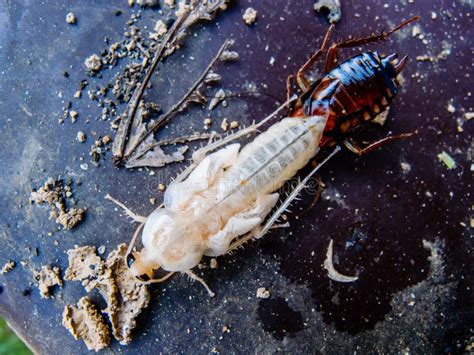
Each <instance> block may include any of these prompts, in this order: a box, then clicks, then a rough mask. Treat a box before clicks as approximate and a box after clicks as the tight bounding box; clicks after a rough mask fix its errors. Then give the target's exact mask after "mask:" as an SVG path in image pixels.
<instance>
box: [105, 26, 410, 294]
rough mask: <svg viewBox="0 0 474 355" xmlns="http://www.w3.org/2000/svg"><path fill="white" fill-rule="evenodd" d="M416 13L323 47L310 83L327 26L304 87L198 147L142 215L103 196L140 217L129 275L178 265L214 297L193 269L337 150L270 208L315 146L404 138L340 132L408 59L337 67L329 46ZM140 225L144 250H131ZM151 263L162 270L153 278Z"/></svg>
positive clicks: (237, 240)
mask: <svg viewBox="0 0 474 355" xmlns="http://www.w3.org/2000/svg"><path fill="white" fill-rule="evenodd" d="M414 20H417V17H414V18H412V19H410V20H408V21H405V22H403V23H402V24H401V25H399V26H397V27H396V28H394V29H393V30H391V31H389V32H382V33H381V34H379V35H374V36H370V37H366V38H362V39H356V40H349V41H345V42H341V43H337V44H335V45H333V46H332V47H330V48H329V50H328V55H327V58H328V59H327V61H326V68H325V73H326V74H325V75H324V76H323V77H322V78H321V79H320V80H318V81H316V82H315V83H313V84H309V83H308V82H307V80H306V78H305V75H304V73H305V71H306V70H307V69H308V68H309V67H310V66H312V65H313V64H314V62H315V61H316V59H318V58H319V57H320V56H321V55H322V54H323V53H324V51H325V50H326V47H327V44H328V41H329V35H330V33H331V30H332V28H333V26H331V27H330V28H329V30H328V32H327V34H326V37H325V39H324V42H323V45H322V47H321V49H320V50H318V51H317V52H316V53H315V54H314V55H313V56H312V57H311V58H310V59H309V60H308V61H307V62H306V64H305V65H304V66H303V67H302V68H301V69H300V70H299V71H298V74H297V83H298V85H299V86H300V88H301V89H302V90H303V94H302V95H301V96H300V97H299V98H298V97H293V98H289V99H288V100H287V102H286V103H285V104H283V105H282V106H281V107H280V108H279V109H278V110H276V111H275V112H274V113H272V114H271V115H270V116H268V117H267V118H265V119H264V120H263V121H261V122H259V123H258V124H255V123H254V124H253V125H251V126H250V127H247V128H245V129H242V130H240V131H239V132H236V133H234V134H232V135H229V136H227V137H226V138H224V139H222V140H220V141H217V142H214V143H211V144H209V145H208V146H206V147H204V148H201V149H200V150H198V151H196V152H195V153H194V154H193V157H192V158H193V162H192V164H191V165H190V166H189V167H188V168H186V169H185V170H184V171H183V172H182V173H181V174H180V175H179V176H178V177H177V178H176V179H175V180H174V181H173V182H172V183H171V184H170V185H169V187H168V189H167V190H166V193H165V196H164V202H163V204H162V205H161V206H160V207H158V208H157V209H155V211H153V213H152V214H151V215H150V216H148V217H142V216H138V215H136V214H134V213H133V212H131V211H130V210H129V209H128V208H127V207H125V206H124V205H123V204H121V203H120V202H118V201H116V200H114V199H113V198H111V197H110V196H108V195H107V198H109V199H111V200H112V201H114V202H115V203H117V204H118V205H120V206H121V207H122V208H124V209H125V211H126V213H127V214H128V215H129V216H130V217H131V218H133V220H135V221H136V222H139V223H140V225H139V226H138V228H137V230H136V231H135V234H134V236H133V239H132V242H131V243H130V246H129V251H128V253H127V257H126V258H127V260H126V262H127V265H128V266H129V268H130V270H131V272H132V273H133V274H134V275H135V276H136V277H137V278H138V279H140V280H141V281H143V282H146V283H152V282H161V281H164V280H166V279H167V278H168V277H170V276H171V275H173V273H175V272H183V273H186V274H187V275H189V276H190V277H191V278H193V279H195V280H197V281H199V282H201V283H202V284H203V285H204V286H205V287H206V289H207V290H208V292H209V294H211V295H213V293H212V292H211V290H210V289H209V287H208V286H207V285H206V283H205V282H204V281H203V280H202V279H200V278H199V277H198V276H197V275H195V274H194V273H193V272H192V271H191V269H192V268H194V267H195V266H197V265H198V263H199V262H200V260H201V259H202V257H203V256H204V255H206V256H220V255H224V254H227V253H229V252H230V251H232V250H235V249H236V248H238V247H239V246H241V245H242V244H244V243H245V242H247V241H249V240H251V239H253V238H260V237H262V236H263V235H264V234H265V233H266V232H267V231H268V230H269V229H270V228H271V227H272V226H273V225H274V223H275V222H276V221H277V219H278V218H279V217H280V216H281V214H282V213H283V212H284V211H285V210H286V209H287V207H288V206H289V204H290V203H291V202H292V201H293V200H294V199H295V197H296V196H297V195H298V194H299V193H300V191H301V190H302V189H303V188H304V187H305V185H306V183H307V182H308V180H309V179H310V178H311V177H312V176H313V175H314V174H315V173H316V172H317V171H318V169H320V167H321V166H322V165H323V164H324V163H325V162H326V161H327V160H328V159H330V158H331V157H332V156H333V155H334V154H336V153H337V152H338V151H339V150H340V148H339V146H338V145H337V146H336V148H335V149H334V150H333V151H332V152H331V153H330V154H329V155H328V157H327V158H326V159H325V160H324V161H322V162H321V163H320V164H319V165H318V166H316V167H315V168H314V169H313V170H312V171H311V172H310V173H309V174H308V175H307V176H306V177H305V178H304V179H303V180H302V181H301V182H300V183H299V184H298V185H297V186H296V187H295V188H294V190H293V191H292V192H291V193H290V194H289V195H288V196H287V197H286V199H285V200H284V201H283V202H282V203H281V204H280V205H279V206H278V207H277V208H276V209H274V207H275V206H276V205H277V202H278V200H279V197H280V195H279V193H278V192H276V191H278V189H279V188H280V187H281V186H282V185H283V183H284V182H285V181H287V180H288V179H290V178H292V177H293V176H294V175H295V174H296V173H297V171H298V170H300V169H301V168H303V167H304V166H305V165H306V164H307V163H308V161H309V160H310V159H312V158H313V157H314V156H315V155H316V154H317V152H318V151H319V150H320V148H321V147H328V146H331V145H335V144H337V143H338V142H342V143H343V144H344V145H345V146H346V147H347V148H349V149H350V150H351V151H353V152H357V153H358V154H362V153H366V152H368V151H370V150H372V149H375V148H376V147H379V146H380V145H382V144H384V143H386V142H388V141H390V140H394V139H400V138H404V137H406V136H407V135H399V136H393V137H387V138H385V139H383V140H381V141H378V142H376V143H373V144H371V145H369V146H368V147H366V148H365V149H360V148H358V147H356V146H355V145H354V144H353V143H351V142H350V141H349V140H348V139H347V135H348V133H349V132H350V131H351V130H352V129H354V128H355V127H358V126H360V125H361V124H363V123H366V122H370V121H371V120H373V119H374V118H375V117H376V116H377V115H378V114H379V113H381V112H382V111H383V109H384V108H385V107H387V106H388V105H389V104H390V102H391V100H392V99H393V97H394V96H395V94H396V93H397V88H398V83H397V79H396V77H397V74H398V73H400V71H401V70H402V69H403V68H404V66H405V64H406V57H405V58H403V59H402V60H401V61H400V62H398V63H396V62H395V59H396V55H395V54H392V55H389V56H387V57H382V56H380V55H379V54H377V53H376V52H365V53H362V54H359V55H356V56H355V57H353V58H351V59H349V60H347V61H345V62H343V63H342V64H338V63H337V50H338V49H339V48H347V47H353V46H359V45H362V44H366V43H370V42H375V41H378V40H382V39H384V38H386V37H387V36H388V35H390V34H391V33H393V32H395V31H397V30H398V29H400V28H402V27H403V26H405V25H407V24H408V23H410V22H412V21H414ZM289 79H291V78H289ZM288 82H289V81H288ZM287 86H288V87H289V85H287ZM288 106H289V108H290V110H289V114H288V117H286V118H284V119H282V120H281V121H279V122H277V123H275V124H273V125H272V126H271V127H270V128H269V129H268V130H266V131H265V132H263V133H261V134H259V135H258V136H257V137H256V138H255V140H253V141H252V142H250V143H248V144H247V145H246V146H245V147H243V149H240V144H238V143H234V144H229V143H231V142H233V141H235V140H236V139H239V138H242V137H244V136H246V135H248V134H249V133H254V132H256V131H257V130H258V129H259V128H260V127H262V126H263V125H264V124H265V123H266V122H268V121H269V120H271V119H272V118H273V117H275V116H276V115H277V113H278V112H279V111H281V110H282V109H283V108H287V107H288ZM221 147H223V148H221ZM218 148H221V149H218ZM213 151H214V152H213ZM211 152H213V153H211ZM208 153H210V154H209V155H208ZM272 210H273V213H271V211H272ZM270 213H271V214H270ZM142 227H144V228H143V233H142V244H143V246H144V248H143V249H142V250H141V251H140V252H132V247H133V245H134V243H135V240H136V238H137V236H138V235H139V233H140V230H141V228H142ZM159 269H162V270H164V271H166V272H168V274H167V275H165V276H163V277H161V278H158V277H155V276H156V273H155V272H156V271H157V270H159Z"/></svg>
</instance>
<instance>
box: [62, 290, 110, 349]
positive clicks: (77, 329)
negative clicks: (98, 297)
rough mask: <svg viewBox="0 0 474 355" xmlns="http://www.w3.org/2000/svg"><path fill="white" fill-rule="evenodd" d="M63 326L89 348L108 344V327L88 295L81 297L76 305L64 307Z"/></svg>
mask: <svg viewBox="0 0 474 355" xmlns="http://www.w3.org/2000/svg"><path fill="white" fill-rule="evenodd" d="M63 326H64V327H65V328H66V329H68V330H69V332H70V333H71V334H72V336H73V337H74V338H75V339H76V340H79V339H82V340H84V343H85V344H86V346H87V349H89V350H95V351H99V350H102V349H103V348H105V347H107V346H109V344H110V332H109V328H108V327H107V324H106V323H105V321H104V318H103V317H102V316H101V315H100V314H99V312H98V311H97V309H96V308H95V306H94V305H93V304H92V302H91V301H90V300H89V298H88V297H82V298H81V299H80V300H79V302H78V303H77V306H74V305H67V306H66V307H64V312H63Z"/></svg>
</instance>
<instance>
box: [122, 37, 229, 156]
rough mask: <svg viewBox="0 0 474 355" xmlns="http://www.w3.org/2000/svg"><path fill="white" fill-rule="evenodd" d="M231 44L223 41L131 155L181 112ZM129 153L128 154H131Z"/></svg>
mask: <svg viewBox="0 0 474 355" xmlns="http://www.w3.org/2000/svg"><path fill="white" fill-rule="evenodd" d="M232 43H233V40H229V39H227V40H225V42H224V43H223V45H222V46H221V48H220V49H219V51H218V52H217V54H216V56H215V57H214V58H213V59H212V61H211V62H210V63H209V65H208V66H207V67H206V69H205V70H204V71H203V73H202V74H201V76H200V77H199V78H198V79H197V80H196V82H195V83H194V84H193V86H191V88H190V89H189V90H188V91H187V92H186V94H185V95H184V96H183V97H182V98H181V100H179V101H178V103H176V104H174V105H173V106H172V107H171V108H170V109H169V110H168V111H167V112H166V113H164V114H163V115H161V116H160V117H159V118H158V119H157V120H156V121H154V122H153V123H151V124H150V125H149V126H148V130H147V131H146V132H144V133H143V134H142V135H141V136H140V137H139V138H138V139H137V140H136V141H135V144H134V146H132V147H131V149H130V150H129V151H130V152H132V153H133V151H134V150H135V148H137V147H138V146H139V145H140V144H141V143H143V141H144V140H145V139H146V138H147V137H148V136H149V135H150V134H152V133H154V132H155V131H156V130H157V129H158V128H160V127H161V126H163V125H164V124H166V123H167V122H168V121H169V120H170V119H171V118H172V117H173V116H174V115H175V114H177V113H178V112H180V111H181V109H182V108H183V107H184V106H185V105H186V103H187V102H188V101H189V98H190V97H191V95H193V94H194V93H195V92H196V91H197V90H198V88H199V87H200V86H201V85H202V84H203V82H204V80H205V79H206V77H207V75H208V74H209V72H210V71H211V69H212V68H213V67H214V65H215V64H216V62H217V61H218V60H219V58H220V57H221V55H222V53H223V52H224V51H226V50H227V49H228V48H229V47H230V46H231V45H232ZM156 146H157V144H156V145H152V146H150V147H147V149H146V150H145V151H144V152H143V153H142V154H141V156H143V155H144V154H145V153H146V152H148V151H150V150H151V149H153V148H154V147H156ZM132 153H130V154H132ZM130 154H129V155H127V156H125V157H124V158H125V159H128V158H129V156H130ZM138 158H139V157H134V159H135V160H136V159H138Z"/></svg>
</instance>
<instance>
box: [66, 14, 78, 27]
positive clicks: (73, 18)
mask: <svg viewBox="0 0 474 355" xmlns="http://www.w3.org/2000/svg"><path fill="white" fill-rule="evenodd" d="M66 22H67V23H69V24H70V25H72V24H75V23H76V22H77V18H76V15H74V14H73V13H72V12H70V13H68V14H67V15H66Z"/></svg>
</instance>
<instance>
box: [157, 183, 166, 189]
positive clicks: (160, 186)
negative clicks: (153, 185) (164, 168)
mask: <svg viewBox="0 0 474 355" xmlns="http://www.w3.org/2000/svg"><path fill="white" fill-rule="evenodd" d="M158 189H159V190H160V191H165V190H166V185H165V184H162V183H160V184H159V185H158Z"/></svg>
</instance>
